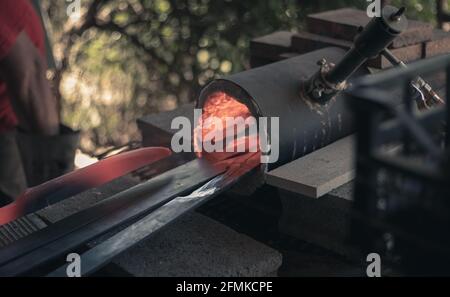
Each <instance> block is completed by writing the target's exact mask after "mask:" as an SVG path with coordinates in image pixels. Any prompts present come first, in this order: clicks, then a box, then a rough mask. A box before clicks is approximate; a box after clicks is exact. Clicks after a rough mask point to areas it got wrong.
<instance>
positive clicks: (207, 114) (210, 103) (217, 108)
mask: <svg viewBox="0 0 450 297" xmlns="http://www.w3.org/2000/svg"><path fill="white" fill-rule="evenodd" d="M252 116H253V115H252V113H251V112H250V110H249V109H248V107H247V106H246V105H245V104H242V103H240V102H239V101H238V100H236V99H235V98H234V97H232V96H230V95H228V94H226V93H225V92H216V93H213V94H212V95H210V96H209V97H208V99H207V100H206V102H205V105H204V106H203V113H202V117H201V118H200V119H199V122H198V123H197V126H196V128H195V129H194V146H195V147H196V148H197V149H198V151H201V152H199V153H197V155H198V156H199V157H204V158H208V159H211V160H225V159H228V158H230V157H233V156H235V155H237V154H240V152H237V147H238V146H239V145H242V143H245V149H246V152H250V151H253V152H255V150H256V151H259V139H258V133H256V134H250V135H249V133H242V131H237V129H236V128H235V127H233V128H232V129H233V130H234V140H233V141H232V142H230V143H226V141H223V152H214V153H208V152H205V151H204V150H201V148H203V144H204V143H205V141H208V137H207V136H208V134H209V135H211V132H212V131H213V130H215V129H217V128H221V129H223V131H222V133H219V134H221V135H223V136H224V137H225V136H226V135H227V134H226V130H227V128H229V127H227V122H226V119H227V118H238V117H241V118H243V119H244V120H247V119H248V118H249V117H252ZM213 117H215V118H217V119H218V120H220V121H221V125H217V126H219V127H216V125H205V123H206V122H207V119H208V118H209V119H211V118H213ZM202 124H203V125H202ZM239 132H241V133H240V134H243V135H242V136H240V137H238V133H239ZM199 133H201V135H202V142H203V143H199V137H198V135H199ZM214 140H215V141H217V140H224V139H218V138H216V139H214ZM255 144H256V146H257V147H256V148H255V147H253V146H254V145H255ZM251 148H252V149H251ZM227 150H228V151H231V150H232V151H233V152H227Z"/></svg>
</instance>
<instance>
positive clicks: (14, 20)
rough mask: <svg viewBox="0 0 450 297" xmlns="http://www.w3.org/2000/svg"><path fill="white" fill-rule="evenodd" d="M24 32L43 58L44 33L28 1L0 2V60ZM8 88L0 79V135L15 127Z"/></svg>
mask: <svg viewBox="0 0 450 297" xmlns="http://www.w3.org/2000/svg"><path fill="white" fill-rule="evenodd" d="M22 31H25V32H26V33H27V35H28V37H29V38H30V40H31V41H32V42H33V43H34V45H35V46H36V48H38V49H39V51H40V52H41V53H42V57H43V58H45V43H44V32H43V30H42V24H41V20H40V18H39V16H38V15H37V13H36V12H35V10H34V8H33V7H32V4H31V3H30V2H29V1H28V0H0V60H1V59H3V58H4V57H5V56H6V55H7V54H8V53H9V52H10V50H11V48H12V46H13V45H14V43H15V41H16V39H17V36H18V35H19V34H20V33H21V32H22ZM10 100H14V98H11V97H10V95H9V93H8V87H7V85H6V83H5V82H4V81H2V80H1V79H0V133H3V132H7V131H10V130H12V129H14V127H16V126H17V124H18V121H17V117H16V115H15V114H14V111H13V109H12V106H11V102H10Z"/></svg>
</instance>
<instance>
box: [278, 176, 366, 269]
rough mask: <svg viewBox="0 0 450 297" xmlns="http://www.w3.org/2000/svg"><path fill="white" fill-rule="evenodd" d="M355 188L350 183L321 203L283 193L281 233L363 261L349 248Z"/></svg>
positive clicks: (324, 198) (359, 255) (327, 196)
mask: <svg viewBox="0 0 450 297" xmlns="http://www.w3.org/2000/svg"><path fill="white" fill-rule="evenodd" d="M352 188H353V186H352V183H348V184H346V185H344V186H342V187H340V188H339V189H337V190H335V191H333V193H330V194H328V195H326V196H324V197H321V198H319V199H314V198H310V197H306V196H302V195H300V194H296V193H292V192H289V191H285V190H280V199H281V203H282V206H283V211H282V215H281V218H280V222H279V230H280V232H281V233H283V234H286V235H289V236H291V237H294V238H297V239H300V240H304V241H306V242H310V243H313V244H315V245H318V246H320V247H323V248H325V249H327V250H330V251H333V252H335V253H337V254H339V255H342V256H345V257H346V258H349V259H351V260H356V261H360V260H361V259H362V258H361V257H362V255H361V254H360V252H358V250H357V249H355V248H354V247H352V246H351V245H349V244H348V236H349V226H350V222H351V221H350V218H351V217H350V215H351V209H352V192H353V190H352Z"/></svg>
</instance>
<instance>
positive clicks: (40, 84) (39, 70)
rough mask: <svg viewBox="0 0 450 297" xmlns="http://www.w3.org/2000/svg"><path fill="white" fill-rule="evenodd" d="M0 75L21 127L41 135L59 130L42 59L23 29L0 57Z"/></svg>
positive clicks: (54, 102)
mask: <svg viewBox="0 0 450 297" xmlns="http://www.w3.org/2000/svg"><path fill="white" fill-rule="evenodd" d="M0 76H1V78H2V79H3V80H4V81H6V83H7V86H8V90H9V92H10V94H11V104H12V106H13V108H14V111H15V113H16V115H17V117H18V119H19V125H20V127H21V128H23V129H25V131H27V132H30V133H36V134H41V135H56V134H58V133H59V113H58V108H57V102H56V99H55V97H54V96H53V94H52V92H51V89H50V85H49V82H48V81H47V79H46V64H45V60H44V59H43V58H42V56H41V55H40V53H39V51H38V49H37V48H36V47H35V46H34V44H33V43H32V42H31V40H30V39H29V38H28V35H27V34H26V33H25V32H22V33H20V34H19V36H18V37H17V39H16V41H15V43H14V45H13V47H12V48H11V50H10V51H9V53H8V54H7V55H6V56H5V57H4V58H3V59H2V60H1V61H0Z"/></svg>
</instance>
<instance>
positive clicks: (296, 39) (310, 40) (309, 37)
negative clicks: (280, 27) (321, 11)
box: [292, 32, 352, 54]
mask: <svg viewBox="0 0 450 297" xmlns="http://www.w3.org/2000/svg"><path fill="white" fill-rule="evenodd" d="M329 46H336V47H340V48H343V49H349V48H351V47H352V42H350V41H347V40H343V39H337V38H332V37H327V36H322V35H317V34H312V33H309V32H300V33H297V34H295V35H294V36H292V48H293V49H294V50H296V51H297V52H299V53H300V54H304V53H308V52H312V51H315V50H318V49H322V48H324V47H329Z"/></svg>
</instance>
